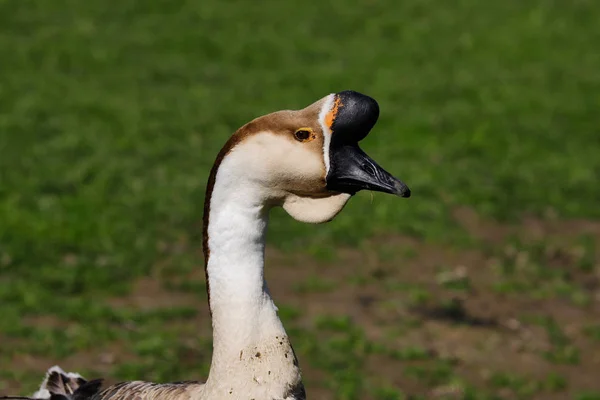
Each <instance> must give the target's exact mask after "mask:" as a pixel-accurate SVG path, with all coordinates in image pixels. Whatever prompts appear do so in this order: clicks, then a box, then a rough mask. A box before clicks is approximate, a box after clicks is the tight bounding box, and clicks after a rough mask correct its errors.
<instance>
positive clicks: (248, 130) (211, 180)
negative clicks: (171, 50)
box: [202, 122, 257, 315]
mask: <svg viewBox="0 0 600 400" xmlns="http://www.w3.org/2000/svg"><path fill="white" fill-rule="evenodd" d="M253 127H254V123H253V122H250V123H248V124H246V125H244V126H243V127H241V128H240V129H238V130H237V131H236V132H235V133H234V134H233V135H232V136H231V137H230V138H229V140H227V142H226V143H225V146H223V148H222V149H221V151H219V154H217V158H216V159H215V162H214V164H213V166H212V168H211V170H210V174H209V175H208V182H207V184H206V193H205V194H204V211H203V212H204V215H203V218H202V251H203V253H204V276H205V278H206V294H207V297H208V310H209V311H210V314H211V315H212V309H211V307H210V283H209V281H208V259H209V258H210V248H209V247H208V224H209V220H210V199H211V197H212V193H213V190H214V188H215V180H216V179H217V171H218V170H219V166H220V165H221V162H223V159H224V158H225V156H226V155H227V154H229V152H230V151H231V150H232V149H233V148H234V147H235V146H236V145H238V144H239V143H240V142H241V141H242V140H244V139H245V138H246V137H247V136H249V135H251V134H252V133H256V132H257V131H256V130H254V129H252V128H253Z"/></svg>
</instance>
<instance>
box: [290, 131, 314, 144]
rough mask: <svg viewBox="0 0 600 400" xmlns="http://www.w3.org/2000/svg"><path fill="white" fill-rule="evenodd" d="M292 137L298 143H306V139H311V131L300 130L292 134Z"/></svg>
mask: <svg viewBox="0 0 600 400" xmlns="http://www.w3.org/2000/svg"><path fill="white" fill-rule="evenodd" d="M294 137H295V138H296V140H297V141H299V142H306V141H307V140H308V139H311V137H312V131H311V130H310V129H309V128H301V129H298V130H297V131H296V132H295V133H294Z"/></svg>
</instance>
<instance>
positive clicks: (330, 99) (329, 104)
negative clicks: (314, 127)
mask: <svg viewBox="0 0 600 400" xmlns="http://www.w3.org/2000/svg"><path fill="white" fill-rule="evenodd" d="M334 102H335V94H334V93H332V94H330V95H329V96H327V98H326V100H325V102H324V103H323V107H322V108H321V112H319V124H321V129H322V130H323V159H324V160H325V176H327V174H328V173H329V144H330V143H331V129H330V128H329V126H328V125H327V123H326V121H325V119H326V118H327V114H329V112H330V111H331V109H332V108H333V105H334Z"/></svg>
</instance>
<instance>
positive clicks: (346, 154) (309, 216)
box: [215, 91, 410, 223]
mask: <svg viewBox="0 0 600 400" xmlns="http://www.w3.org/2000/svg"><path fill="white" fill-rule="evenodd" d="M378 117H379V106H378V104H377V102H376V101H375V100H374V99H372V98H371V97H369V96H366V95H363V94H360V93H357V92H354V91H343V92H339V93H333V94H330V95H328V96H325V97H324V98H322V99H320V100H318V101H316V102H315V103H313V104H311V105H309V106H308V107H306V108H303V109H301V110H293V111H291V110H285V111H278V112H274V113H272V114H268V115H264V116H262V117H259V118H256V119H254V120H253V121H251V122H249V123H247V124H246V125H244V126H243V127H241V128H240V129H239V130H238V131H237V132H236V133H235V134H234V135H233V136H232V137H231V138H230V140H229V142H228V143H227V144H226V145H225V147H224V148H223V150H222V151H221V154H220V155H219V157H218V162H217V163H216V165H215V167H217V168H218V169H219V172H218V173H219V175H221V174H226V175H227V176H228V177H229V178H228V179H227V181H228V182H230V185H232V186H234V187H232V188H231V189H232V190H234V191H235V189H236V188H235V186H236V185H239V187H240V188H242V187H243V188H244V190H246V189H247V188H249V187H252V188H253V193H258V194H259V196H258V197H259V198H260V199H261V201H262V202H263V203H264V204H265V205H269V206H282V207H283V208H284V209H285V210H286V212H287V213H288V214H290V215H291V216H292V217H293V218H294V219H296V220H298V221H301V222H309V223H322V222H326V221H330V220H332V219H333V218H334V217H335V216H336V215H337V214H338V213H339V212H340V211H341V210H342V208H343V207H344V205H345V204H346V202H347V201H348V200H349V199H350V197H351V196H352V195H354V194H355V193H357V192H358V191H360V190H371V191H378V192H385V193H390V194H393V195H396V196H399V197H409V196H410V190H409V189H408V187H407V186H406V185H405V184H404V183H403V182H402V181H400V180H399V179H397V178H395V177H394V176H392V175H391V174H390V173H389V172H387V171H386V170H384V169H383V168H382V167H381V166H379V165H378V164H377V163H376V162H375V161H374V160H373V159H371V158H370V157H369V156H368V155H367V154H366V153H365V152H364V151H362V150H361V148H360V147H359V145H358V143H359V142H360V141H361V140H362V139H364V138H365V137H366V136H367V135H368V133H369V132H370V130H371V128H372V127H373V126H374V125H375V123H376V122H377V119H378ZM219 160H220V161H221V166H220V167H219V166H218V165H217V164H219ZM242 192H243V191H242V190H240V191H239V193H242Z"/></svg>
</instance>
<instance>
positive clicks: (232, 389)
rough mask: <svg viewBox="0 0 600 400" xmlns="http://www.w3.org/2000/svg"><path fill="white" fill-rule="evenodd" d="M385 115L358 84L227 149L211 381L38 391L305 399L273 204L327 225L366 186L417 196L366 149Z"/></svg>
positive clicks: (215, 252) (216, 223)
mask: <svg viewBox="0 0 600 400" xmlns="http://www.w3.org/2000/svg"><path fill="white" fill-rule="evenodd" d="M378 116H379V107H378V105H377V103H376V102H375V100H373V99H372V98H370V97H368V96H365V95H362V94H360V93H357V92H353V91H344V92H340V93H335V94H330V95H328V96H326V97H324V98H322V99H320V100H319V101H317V102H315V103H313V104H311V105H310V106H308V107H306V108H304V109H301V110H297V111H279V112H275V113H272V114H268V115H265V116H262V117H259V118H257V119H255V120H253V121H251V122H249V123H248V124H246V125H244V126H243V127H241V128H240V129H239V130H238V131H237V132H235V133H234V134H233V136H231V138H230V139H229V141H228V142H227V143H226V144H225V146H224V147H223V149H222V150H221V151H220V153H219V154H218V156H217V159H216V161H215V164H214V166H213V168H212V170H211V173H210V176H209V180H208V185H207V191H206V197H205V204H204V227H203V231H204V232H203V233H204V235H203V248H204V255H205V265H206V277H207V287H208V292H209V293H208V294H209V295H208V299H209V307H210V311H211V316H212V326H213V355H212V362H211V367H210V373H209V376H208V379H207V380H206V382H205V383H200V382H178V383H169V384H156V383H149V382H141V381H135V382H124V383H120V384H117V385H114V386H110V387H107V388H105V389H102V388H101V386H100V381H85V380H84V379H83V378H82V377H80V376H79V375H77V374H73V373H66V372H64V371H62V370H61V369H60V368H58V367H52V368H51V369H50V370H48V372H47V375H46V379H45V380H44V382H43V383H42V386H41V388H40V390H39V391H38V392H37V393H36V394H34V396H33V397H31V398H37V399H50V400H126V399H127V400H151V399H165V400H188V399H189V400H217V399H232V400H233V399H245V400H250V399H256V400H259V399H260V400H263V399H269V400H270V399H278V400H284V399H285V400H303V399H305V398H306V394H305V390H304V386H303V383H302V378H301V372H300V367H299V364H298V360H297V358H296V354H295V353H294V349H293V347H292V345H291V343H290V341H289V338H288V336H287V334H286V331H285V329H284V327H283V325H282V323H281V320H280V319H279V317H278V315H277V307H276V306H275V304H274V302H273V300H272V298H271V296H270V293H269V289H268V286H267V283H266V281H265V279H264V274H263V269H264V252H265V233H266V229H267V225H268V216H269V211H270V209H271V208H273V207H276V206H281V207H283V208H284V209H285V210H286V211H287V213H288V214H290V215H291V216H292V217H293V218H295V219H296V220H298V221H302V222H308V223H322V222H327V221H330V220H332V219H333V218H334V217H335V216H336V215H337V214H338V213H339V212H340V211H341V210H342V209H343V207H344V205H345V204H346V202H347V201H348V200H349V199H350V198H351V196H352V195H353V194H354V193H356V192H357V191H359V190H362V189H367V190H375V191H381V192H387V193H391V194H395V195H398V196H400V197H408V196H410V191H409V190H408V188H407V187H406V185H404V183H402V182H401V181H399V180H398V179H396V178H394V177H393V176H392V175H390V174H389V173H388V172H386V171H385V170H384V169H382V168H381V167H380V166H379V165H377V163H375V162H374V161H373V160H372V159H371V158H369V157H368V156H367V155H366V154H365V153H364V152H363V151H362V150H361V149H360V148H359V147H358V142H359V141H360V140H361V139H363V138H364V137H365V136H366V135H367V134H368V133H369V131H370V130H371V128H372V127H373V125H374V124H375V122H376V121H377V118H378ZM12 398H14V399H17V398H19V397H12ZM21 398H23V397H21ZM7 399H8V397H7Z"/></svg>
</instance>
